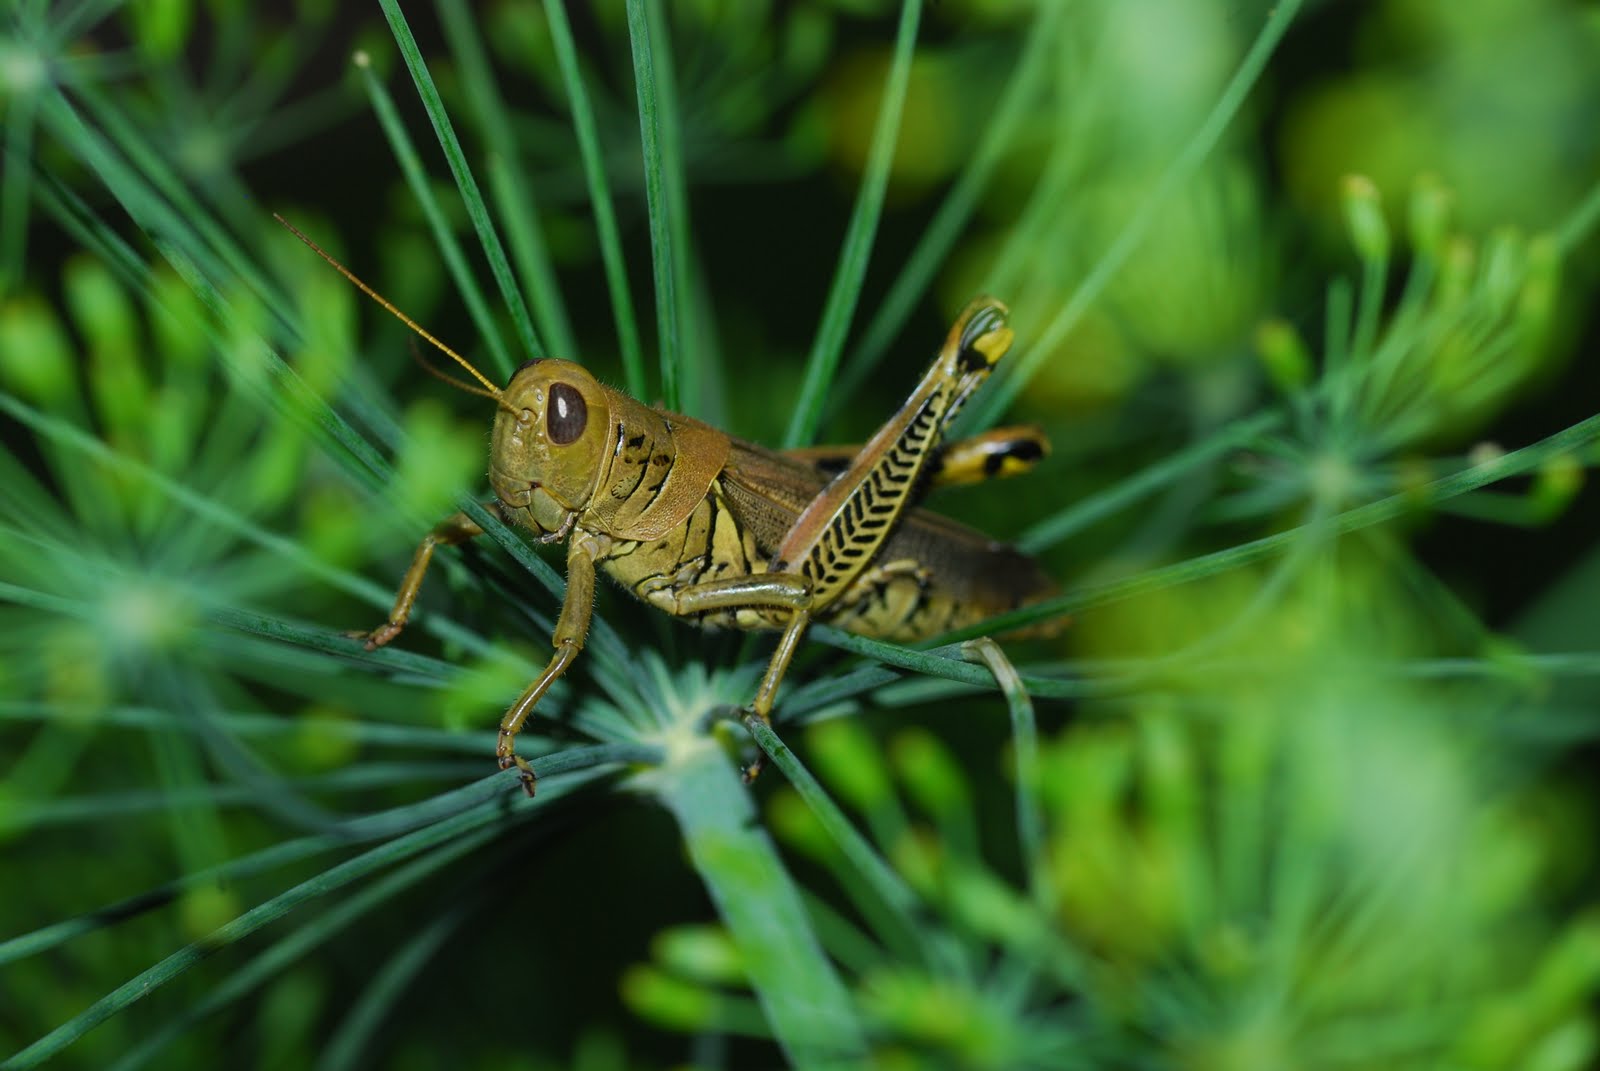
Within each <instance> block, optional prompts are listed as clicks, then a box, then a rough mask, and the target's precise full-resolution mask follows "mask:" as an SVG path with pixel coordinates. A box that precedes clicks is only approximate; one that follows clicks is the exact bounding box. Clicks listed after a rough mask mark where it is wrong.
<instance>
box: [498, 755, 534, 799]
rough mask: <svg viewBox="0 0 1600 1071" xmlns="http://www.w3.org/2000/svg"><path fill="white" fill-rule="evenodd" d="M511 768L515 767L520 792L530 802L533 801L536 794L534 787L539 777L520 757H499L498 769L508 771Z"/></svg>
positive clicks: (525, 760)
mask: <svg viewBox="0 0 1600 1071" xmlns="http://www.w3.org/2000/svg"><path fill="white" fill-rule="evenodd" d="M512 767H516V770H517V776H518V777H519V778H520V779H521V781H522V791H524V792H526V793H527V794H528V798H529V799H530V800H531V799H533V798H534V797H535V796H536V795H537V794H538V792H537V787H536V786H537V785H538V783H539V775H538V774H536V773H534V772H533V767H532V766H531V765H529V764H528V760H527V759H525V758H523V757H522V756H521V755H516V754H512V755H501V756H500V769H502V770H509V769H511V768H512Z"/></svg>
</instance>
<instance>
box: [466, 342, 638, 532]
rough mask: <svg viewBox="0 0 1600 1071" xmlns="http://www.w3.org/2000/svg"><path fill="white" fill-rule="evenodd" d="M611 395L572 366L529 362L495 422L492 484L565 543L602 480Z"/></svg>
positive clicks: (512, 508) (534, 524)
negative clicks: (609, 396) (565, 537)
mask: <svg viewBox="0 0 1600 1071" xmlns="http://www.w3.org/2000/svg"><path fill="white" fill-rule="evenodd" d="M609 426H610V407H609V405H608V403H607V400H606V390H605V388H604V387H602V386H601V385H600V383H599V382H598V381H597V380H596V379H595V378H594V377H593V376H591V375H590V374H589V373H588V372H586V371H584V369H583V367H582V366H581V365H577V364H574V363H573V362H571V361H562V360H556V359H554V358H547V359H544V360H534V361H529V362H528V363H527V364H525V365H523V366H522V367H521V368H519V369H517V371H516V372H515V373H514V374H513V375H512V377H511V382H510V383H509V384H507V386H506V388H505V390H504V391H502V392H501V395H500V407H499V412H498V413H496V415H495V418H494V443H493V447H492V449H491V452H490V460H489V484H490V486H491V487H493V488H494V493H495V495H496V496H497V497H498V498H499V499H500V502H501V504H502V505H504V506H505V508H506V511H507V513H508V514H510V515H511V516H513V517H515V518H516V519H517V520H519V521H521V522H522V523H524V524H526V525H528V526H529V527H531V528H534V529H536V530H538V531H539V532H541V533H543V534H544V535H545V537H546V538H547V539H559V538H560V537H561V536H563V535H565V534H566V532H567V531H568V530H569V529H570V528H571V527H572V524H573V522H574V521H575V520H576V518H577V514H578V512H579V511H581V510H582V509H583V508H584V507H585V506H586V505H588V503H589V498H590V495H591V494H593V492H594V486H595V482H596V481H597V480H598V478H599V474H600V469H601V467H602V466H601V462H602V460H603V458H602V456H601V455H602V453H603V452H604V450H605V445H606V431H607V428H608V427H609Z"/></svg>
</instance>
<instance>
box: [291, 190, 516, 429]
mask: <svg viewBox="0 0 1600 1071" xmlns="http://www.w3.org/2000/svg"><path fill="white" fill-rule="evenodd" d="M272 218H273V219H275V220H277V221H278V222H279V223H281V224H283V225H284V227H286V228H287V229H288V231H289V233H290V234H292V235H294V236H295V237H296V238H298V239H300V240H301V241H302V242H304V243H305V244H306V245H308V246H310V247H311V251H312V252H313V253H315V254H316V255H317V256H319V257H321V258H322V259H323V260H326V261H327V262H328V263H329V264H332V265H333V267H334V270H335V271H337V272H338V273H339V274H340V275H342V276H344V277H345V278H346V279H349V280H350V281H351V282H352V283H354V284H355V285H356V288H357V289H359V290H360V291H361V292H362V293H363V294H365V295H367V296H368V297H369V298H371V299H372V300H373V301H376V302H377V303H378V304H379V305H382V306H383V307H384V308H385V309H387V310H388V311H389V313H390V314H391V315H392V316H394V318H395V319H397V320H399V321H400V322H401V323H403V324H405V325H406V326H407V327H409V328H411V330H413V331H415V332H416V333H417V334H419V335H421V336H422V337H423V338H424V339H426V340H427V341H428V342H429V344H431V345H432V346H433V348H434V349H436V350H438V351H440V352H441V353H443V354H445V355H446V356H447V357H449V358H450V359H451V360H453V361H455V362H456V364H459V365H460V366H461V367H462V368H465V369H466V370H467V371H468V372H471V373H472V378H473V379H476V380H477V381H478V382H479V383H482V384H483V386H484V389H483V390H481V391H480V390H478V389H477V388H475V387H469V386H467V385H466V384H465V383H462V382H461V381H460V380H456V379H451V378H450V377H449V376H447V375H444V374H442V373H440V372H437V371H435V370H434V369H432V368H429V367H428V366H427V365H426V364H423V367H424V368H427V369H428V371H429V372H432V373H433V374H434V375H436V376H438V377H439V378H440V379H443V380H445V381H446V382H448V383H453V384H455V385H456V386H458V387H461V388H462V389H463V390H466V391H467V392H469V393H471V394H482V395H484V396H486V397H489V398H493V399H494V400H495V401H497V402H500V404H501V405H504V404H505V403H504V402H503V401H502V400H501V397H500V394H501V392H500V388H498V387H496V386H495V385H494V384H493V383H491V382H489V380H488V379H487V378H486V377H485V376H484V374H483V373H482V372H480V371H478V370H477V369H476V368H474V367H472V362H470V361H468V360H467V359H466V358H465V357H463V356H461V354H459V353H457V352H456V351H455V350H453V349H451V348H450V347H449V346H446V345H445V344H444V343H443V342H440V341H439V340H438V339H436V338H434V337H433V336H432V335H431V334H429V333H428V329H427V328H425V327H423V326H422V325H421V324H419V323H417V321H415V320H413V319H412V318H411V317H409V316H407V315H406V314H405V313H403V312H401V311H400V310H399V309H397V308H395V307H394V303H393V302H391V301H390V300H389V299H388V298H386V297H384V296H383V295H382V294H380V293H378V292H377V291H376V290H374V289H372V287H370V286H368V285H367V284H366V283H364V282H362V281H361V280H360V279H358V278H356V274H355V272H353V271H351V270H350V269H349V268H347V267H345V266H344V265H343V264H340V263H339V262H338V261H337V260H334V259H333V257H332V256H330V255H329V254H328V252H327V251H326V250H324V249H323V248H322V247H321V246H320V245H318V244H317V243H316V242H313V241H312V240H311V239H310V238H308V237H307V236H306V235H305V234H303V233H302V232H301V230H300V228H298V227H296V226H295V225H294V224H293V223H290V222H289V221H288V220H286V219H284V218H283V217H282V216H280V215H278V213H276V212H274V213H272ZM419 363H421V362H420V359H419Z"/></svg>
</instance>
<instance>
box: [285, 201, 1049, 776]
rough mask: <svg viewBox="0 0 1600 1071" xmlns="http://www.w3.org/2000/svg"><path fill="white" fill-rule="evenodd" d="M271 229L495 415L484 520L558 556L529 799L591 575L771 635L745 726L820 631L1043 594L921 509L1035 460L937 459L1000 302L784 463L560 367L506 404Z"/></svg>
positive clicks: (977, 372) (947, 613) (455, 537)
mask: <svg viewBox="0 0 1600 1071" xmlns="http://www.w3.org/2000/svg"><path fill="white" fill-rule="evenodd" d="M279 221H280V222H283V223H284V226H286V227H289V229H290V230H291V231H293V232H294V233H295V235H296V236H298V237H299V238H300V239H301V240H302V241H304V242H305V243H306V244H307V245H309V246H311V248H312V249H314V250H316V252H317V253H319V254H320V255H321V256H322V257H323V258H324V259H325V260H327V261H328V262H329V263H330V264H332V265H333V266H334V267H335V268H337V269H338V270H339V272H340V273H342V274H343V275H344V276H345V277H346V278H347V279H349V280H350V281H351V282H352V283H354V284H355V285H356V286H358V287H360V288H361V290H362V291H363V292H364V293H366V294H367V295H369V296H370V297H372V298H373V299H374V300H375V301H377V302H378V303H380V304H381V305H383V307H384V308H386V309H387V310H388V311H389V312H391V313H393V314H394V315H395V316H397V317H399V318H400V319H401V320H402V321H403V322H404V323H405V324H406V325H407V326H408V327H410V328H411V329H412V330H413V331H415V332H416V333H417V334H418V335H420V336H421V337H422V338H424V339H425V340H427V341H428V342H429V343H431V344H432V345H434V346H435V347H437V348H438V349H439V350H440V351H442V352H443V353H445V354H446V355H447V356H449V357H450V358H451V359H453V360H454V361H456V363H458V364H460V365H461V366H462V367H463V368H465V369H466V370H467V371H468V372H469V373H471V374H472V376H473V378H474V379H476V380H477V381H478V382H479V383H481V384H482V385H483V389H482V391H478V390H477V388H473V387H467V388H466V389H468V390H471V391H473V392H474V393H482V394H484V395H485V396H487V397H489V398H491V399H493V400H494V402H495V405H496V407H497V412H496V414H495V421H494V435H493V446H492V449H491V454H490V461H489V483H490V486H491V487H493V489H494V493H495V496H496V500H495V501H494V502H492V503H490V504H489V509H490V510H492V511H493V512H495V513H496V514H498V515H499V516H500V518H501V519H503V520H504V521H506V522H507V523H508V524H520V525H523V526H525V527H527V528H530V529H532V530H533V531H534V532H537V533H538V535H539V539H540V540H541V541H543V542H547V543H551V542H558V541H560V540H562V539H565V540H566V541H567V594H566V600H565V602H564V603H563V604H562V607H561V616H560V618H559V619H558V620H557V623H556V628H555V635H554V636H553V637H552V642H553V643H554V645H555V654H554V655H553V656H552V657H551V659H550V663H549V665H547V666H546V667H545V669H544V672H542V673H540V674H539V676H538V677H537V678H535V680H534V681H533V683H532V684H530V685H528V687H527V689H526V690H525V691H524V692H523V693H522V695H521V696H520V697H519V698H518V699H517V701H516V702H514V703H512V704H511V706H510V708H509V709H507V711H506V713H505V716H504V717H503V718H502V719H501V722H500V736H499V743H498V745H497V746H496V749H495V750H496V754H497V756H498V758H499V762H500V767H501V769H509V768H510V767H512V766H516V767H517V768H518V769H519V770H520V771H521V774H522V779H523V785H524V787H525V788H526V789H527V790H528V792H529V794H532V792H533V784H534V773H533V770H532V768H531V767H530V766H529V765H528V763H527V762H526V761H525V760H523V759H522V758H521V757H519V756H518V755H517V753H516V747H515V742H516V736H517V732H518V731H519V730H520V729H521V728H522V725H523V723H524V722H525V721H526V720H527V718H528V715H529V714H530V713H532V711H533V708H534V707H535V705H537V704H538V702H539V699H540V698H541V697H542V696H543V695H544V693H545V692H546V691H547V690H548V689H549V687H550V685H551V684H552V683H553V682H554V681H555V680H556V678H557V677H559V676H561V674H562V673H564V672H566V670H567V667H568V666H569V665H571V664H572V661H573V659H574V658H576V657H577V654H578V652H579V651H580V650H582V648H583V642H584V636H585V634H586V633H587V632H588V629H589V618H590V614H591V612H592V610H593V608H594V578H595V569H596V568H597V567H598V568H600V569H603V570H604V571H605V572H606V573H608V574H610V576H611V577H612V579H614V580H616V581H617V582H618V583H620V584H621V585H622V586H623V587H625V588H626V589H627V590H628V591H630V592H631V593H632V594H634V595H635V596H637V597H638V598H640V599H642V600H644V601H645V602H647V603H649V604H650V605H652V606H655V607H657V608H658V609H661V610H665V611H666V612H667V613H669V614H673V615H675V616H679V617H692V618H694V619H696V620H697V621H698V622H699V623H700V624H702V625H712V626H731V627H735V628H743V629H776V630H781V632H782V636H781V638H780V639H779V641H778V648H777V651H776V652H775V653H774V654H773V656H772V660H771V662H770V663H768V665H767V672H766V675H765V676H764V677H763V678H762V680H761V686H760V688H759V689H758V690H757V692H756V695H755V699H754V701H753V702H752V703H751V705H750V706H749V707H748V708H746V710H745V712H744V715H745V717H746V718H749V717H756V718H760V719H762V720H763V721H765V720H768V719H769V717H770V715H771V712H772V706H773V700H774V698H775V697H776V695H777V691H778V685H779V684H780V683H781V682H782V680H783V675H784V670H785V669H786V668H787V667H788V665H789V660H790V659H791V658H792V657H793V655H794V652H795V648H796V647H797V646H798V644H799V642H800V637H801V635H802V634H803V633H804V632H805V629H806V626H807V625H809V624H810V623H811V622H813V621H820V622H826V623H827V624H830V625H833V626H835V627H837V628H841V629H844V630H845V631H847V632H854V633H857V634H860V635H863V636H871V637H877V638H881V639H888V640H896V641H901V642H908V641H913V640H919V639H925V638H927V637H929V636H933V635H937V634H938V633H941V632H945V631H948V630H950V629H954V628H959V627H961V626H964V625H968V624H972V623H974V622H976V621H981V620H982V619H984V618H986V617H990V616H993V615H995V614H998V613H1003V612H1005V611H1007V610H1012V609H1015V608H1017V607H1018V606H1021V605H1023V604H1025V603H1028V602H1032V601H1035V600H1037V599H1040V598H1043V597H1044V596H1046V595H1049V594H1051V593H1052V592H1053V591H1054V590H1055V587H1054V585H1053V584H1052V582H1051V581H1050V579H1049V578H1048V577H1046V576H1045V575H1044V573H1043V572H1042V571H1041V570H1040V569H1039V567H1038V565H1037V564H1036V563H1035V562H1034V561H1033V559H1031V558H1029V557H1027V556H1025V555H1023V554H1021V553H1019V552H1018V551H1016V550H1014V549H1012V548H1011V547H1009V546H1006V545H1004V544H1001V543H996V542H994V541H992V540H990V539H989V538H988V537H987V536H984V535H981V534H980V533H978V532H975V531H973V530H971V529H969V528H965V527H963V526H961V525H958V524H956V523H955V522H953V521H949V520H946V519H945V518H944V517H941V516H939V515H938V514H935V513H930V512H928V511H926V510H922V509H917V508H916V507H915V502H916V501H917V500H918V498H919V497H920V496H921V493H922V491H923V489H924V488H925V487H926V486H927V485H928V484H929V483H930V482H933V481H939V482H961V481H965V480H972V479H982V478H985V477H987V476H992V475H1007V474H1009V473H1011V472H1013V471H1020V470H1022V469H1025V468H1027V467H1029V466H1031V464H1032V463H1033V462H1034V461H1036V460H1038V459H1039V458H1040V457H1042V456H1043V455H1044V453H1045V451H1046V450H1047V449H1048V446H1047V444H1046V442H1045V440H1044V438H1043V436H1042V435H1040V434H1039V433H1038V432H1037V431H1036V430H1034V429H1027V428H1023V429H1001V430H999V431H996V432H991V433H989V434H987V435H984V436H979V437H978V438H976V439H969V440H964V441H962V442H958V443H952V444H950V446H949V447H947V448H943V449H941V443H942V439H943V435H944V431H945V428H946V427H947V426H948V425H949V423H950V421H951V420H952V419H953V418H954V417H955V415H956V412H957V410H959V409H960V408H961V405H962V403H963V402H964V401H966V399H967V397H968V396H969V395H970V394H971V393H972V392H973V391H974V390H975V389H977V387H978V386H979V385H980V384H981V383H982V382H983V381H984V379H986V378H987V377H988V375H989V372H990V371H991V370H992V369H993V368H994V365H995V362H997V361H998V360H999V359H1000V358H1001V356H1002V355H1004V353H1005V352H1006V350H1007V348H1008V347H1009V346H1010V344H1011V337H1012V335H1011V329H1010V328H1009V327H1008V326H1006V308H1005V306H1004V305H1002V304H1000V303H999V302H998V301H994V300H992V299H989V298H978V299H976V300H974V301H973V302H972V303H971V304H969V305H968V306H967V307H966V309H965V310H964V311H963V312H962V313H961V316H960V318H959V319H957V320H956V322H955V325H954V326H953V327H951V329H950V332H949V334H948V335H947V336H946V338H945V341H944V345H943V346H942V347H941V348H940V350H939V355H938V357H936V358H935V359H934V362H933V366H932V367H931V368H929V370H928V372H927V373H926V374H925V375H924V376H923V378H922V381H921V382H920V383H919V384H917V388H916V389H915V390H914V391H912V393H911V396H910V397H909V398H907V399H906V401H905V403H904V404H903V405H901V407H900V408H899V410H897V411H896V412H895V414H894V416H892V417H890V418H889V420H888V422H887V423H885V424H884V425H883V426H882V427H881V428H880V429H879V430H878V432H877V434H875V435H874V436H873V437H872V438H871V440H869V441H868V442H867V443H866V444H865V445H863V446H860V447H820V448H811V449H808V450H797V451H791V452H789V453H779V452H776V451H773V450H769V449H767V448H766V447H762V446H757V445H755V444H753V443H748V442H744V441H742V440H740V439H735V438H733V437H732V436H730V435H727V434H724V433H723V432H721V431H718V430H717V429H715V428H713V427H710V426H708V425H706V424H703V423H701V422H700V421H698V420H695V419H693V418H692V417H687V416H683V415H681V414H678V413H669V412H666V411H663V410H659V409H653V408H651V407H649V406H647V405H644V404H643V403H641V402H639V401H637V400H635V399H633V398H631V397H629V396H628V395H626V394H623V393H622V392H621V391H617V390H613V389H612V388H610V387H607V386H605V385H604V384H602V383H600V382H599V381H598V380H596V379H595V378H594V377H593V376H592V375H590V374H589V372H587V371H586V370H585V369H584V368H583V367H582V366H581V365H578V364H575V363H573V362H571V361H565V360H558V359H554V358H545V359H538V360H532V361H529V362H528V363H526V364H524V365H523V366H522V367H521V368H519V369H517V370H516V372H515V373H513V374H512V376H511V381H510V383H508V384H507V385H506V386H505V387H504V388H503V389H502V388H499V387H496V386H495V385H494V384H493V383H491V382H490V381H489V380H488V379H487V378H486V377H485V376H484V375H483V374H482V373H481V372H479V371H478V370H477V369H476V368H474V367H473V366H472V365H471V364H470V363H469V362H468V361H467V360H466V359H465V358H464V357H462V356H460V355H459V354H457V353H456V352H455V351H454V350H452V349H450V347H448V346H446V345H444V344H443V343H442V342H440V341H439V340H438V339H436V338H434V337H433V336H432V335H431V334H429V333H428V332H427V331H425V330H423V328H421V327H420V326H419V325H417V324H416V323H415V322H414V321H412V320H411V319H410V317H408V316H406V315H405V314H404V313H402V312H400V310H399V309H396V308H395V307H394V306H393V305H392V304H390V303H389V302H388V301H387V300H385V299H384V298H383V297H382V296H381V295H379V294H378V293H376V292H375V291H374V290H372V288H371V287H369V286H367V285H366V284H365V283H363V282H362V281H361V280H360V279H358V278H356V277H355V276H354V275H353V274H351V272H350V271H349V270H348V269H346V268H345V267H344V266H343V265H341V264H339V263H338V262H337V261H335V260H334V259H333V258H332V257H330V256H328V254H326V253H324V252H323V251H322V250H321V249H320V248H318V246H317V245H316V244H315V243H314V242H312V241H311V240H310V239H309V238H307V237H305V235H303V234H301V233H300V232H299V231H298V230H295V229H294V228H293V227H292V226H290V225H289V224H288V223H287V222H284V221H283V220H282V218H281V217H280V218H279ZM463 386H464V385H463ZM482 534H483V529H482V528H481V527H479V526H478V524H477V523H476V522H474V521H473V520H472V519H471V518H470V517H468V516H467V515H466V514H465V513H457V514H456V515H454V516H452V517H450V518H448V519H446V520H444V521H443V522H441V523H440V524H439V525H437V526H436V527H435V528H434V529H433V530H432V531H431V532H429V533H428V535H427V536H425V537H424V538H423V540H422V543H421V544H420V545H419V546H418V547H417V552H416V556H415V558H413V560H412V562H411V568H410V569H409V570H407V572H406V575H405V579H404V580H403V581H402V582H401V585H400V590H399V592H398V594H397V595H396V596H395V602H394V609H393V610H392V611H391V612H390V614H389V620H388V621H386V622H385V623H384V624H382V625H380V626H379V627H378V628H376V629H374V630H372V631H371V632H369V633H365V634H363V635H362V638H363V639H364V641H365V644H366V647H367V648H368V649H369V650H371V649H374V648H377V647H381V646H382V645H384V644H386V643H388V642H389V641H390V640H392V639H394V638H395V637H396V636H398V635H399V634H400V631H401V629H403V628H404V627H405V624H406V621H407V620H408V619H409V617H410V615H411V610H412V607H413V605H414V604H415V602H416V598H417V591H418V589H419V588H420V587H421V585H422V577H423V574H424V573H426V572H427V568H428V563H429V561H430V560H431V559H432V557H433V552H434V548H436V547H438V546H440V545H451V544H456V543H461V542H464V541H466V540H468V539H471V538H473V537H475V536H478V535H482ZM758 768H759V767H757V766H752V767H751V768H750V769H749V770H748V771H747V776H754V773H755V771H756V769H758Z"/></svg>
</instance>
